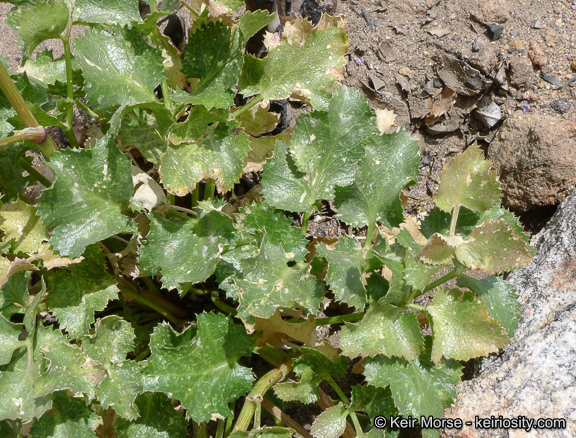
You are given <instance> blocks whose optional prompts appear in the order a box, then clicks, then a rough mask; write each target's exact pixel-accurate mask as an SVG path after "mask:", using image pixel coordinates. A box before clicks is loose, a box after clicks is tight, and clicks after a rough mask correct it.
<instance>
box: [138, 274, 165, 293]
mask: <svg viewBox="0 0 576 438" xmlns="http://www.w3.org/2000/svg"><path fill="white" fill-rule="evenodd" d="M140 279H141V280H142V281H143V282H144V284H145V285H146V287H147V288H148V290H149V291H150V292H151V293H153V294H154V295H158V296H161V295H162V293H161V292H160V289H158V287H157V286H156V285H155V284H154V282H153V281H152V279H151V278H150V277H140Z"/></svg>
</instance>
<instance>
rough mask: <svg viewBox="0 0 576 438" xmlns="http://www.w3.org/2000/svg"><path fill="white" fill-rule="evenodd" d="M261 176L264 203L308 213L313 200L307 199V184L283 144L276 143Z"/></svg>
mask: <svg viewBox="0 0 576 438" xmlns="http://www.w3.org/2000/svg"><path fill="white" fill-rule="evenodd" d="M263 169H264V172H263V174H262V194H263V195H264V198H265V199H266V203H267V204H269V205H273V206H274V207H276V208H279V209H282V210H288V211H294V212H308V211H309V210H310V205H313V204H314V202H315V200H314V199H311V198H309V196H308V193H307V192H308V191H309V182H308V181H307V180H306V179H305V174H303V173H302V172H299V171H298V170H297V169H296V165H295V164H294V159H293V157H292V155H290V154H288V150H287V146H286V144H285V143H284V142H281V141H277V142H276V149H275V150H274V155H273V156H272V158H271V159H269V160H268V161H266V164H264V166H263Z"/></svg>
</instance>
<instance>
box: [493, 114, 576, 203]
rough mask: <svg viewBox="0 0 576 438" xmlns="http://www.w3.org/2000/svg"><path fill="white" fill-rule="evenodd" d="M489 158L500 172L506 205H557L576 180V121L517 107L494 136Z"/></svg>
mask: <svg viewBox="0 0 576 438" xmlns="http://www.w3.org/2000/svg"><path fill="white" fill-rule="evenodd" d="M488 158H490V160H491V161H492V164H493V165H494V168H495V170H496V172H497V173H498V175H500V183H501V184H502V189H503V192H504V196H503V199H502V203H503V204H504V205H505V206H506V207H509V208H511V209H513V210H516V211H527V210H531V209H535V208H539V207H544V206H549V205H556V204H558V203H560V201H562V200H563V199H564V198H566V196H567V195H568V193H569V192H570V190H571V189H572V188H573V187H574V184H575V182H576V122H574V121H571V120H561V119H558V118H553V117H542V116H538V115H534V114H524V113H522V112H521V111H518V112H516V113H514V114H512V116H510V117H509V118H508V119H507V120H506V121H505V122H504V125H503V126H502V128H501V129H500V130H499V131H498V133H497V134H496V136H495V138H494V140H492V142H491V144H490V147H489V149H488Z"/></svg>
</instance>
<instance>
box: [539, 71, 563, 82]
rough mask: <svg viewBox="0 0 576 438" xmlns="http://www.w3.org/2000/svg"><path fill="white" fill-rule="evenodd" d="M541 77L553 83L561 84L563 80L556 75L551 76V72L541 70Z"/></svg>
mask: <svg viewBox="0 0 576 438" xmlns="http://www.w3.org/2000/svg"><path fill="white" fill-rule="evenodd" d="M540 77H541V78H542V79H544V80H545V81H546V82H548V83H549V84H552V85H560V84H561V82H560V80H559V79H558V78H555V77H554V76H550V75H549V74H547V73H544V72H543V71H541V72H540Z"/></svg>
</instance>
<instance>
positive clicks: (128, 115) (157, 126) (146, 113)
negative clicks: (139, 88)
mask: <svg viewBox="0 0 576 438" xmlns="http://www.w3.org/2000/svg"><path fill="white" fill-rule="evenodd" d="M121 123H122V124H121V127H120V130H119V131H118V135H119V136H120V139H121V140H122V146H123V147H129V146H135V147H137V148H138V150H139V151H140V152H141V153H142V155H143V156H144V158H146V159H147V160H148V161H150V162H152V163H155V164H157V163H158V162H159V161H160V157H162V155H164V154H165V153H166V151H167V149H168V141H167V140H166V138H165V135H166V133H167V131H168V129H169V127H170V125H171V124H172V120H171V117H170V112H169V111H168V110H167V109H166V108H165V107H164V106H160V105H154V106H152V107H151V108H150V104H144V105H137V106H133V107H130V108H128V109H126V110H125V111H124V113H123V115H122V122H121Z"/></svg>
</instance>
